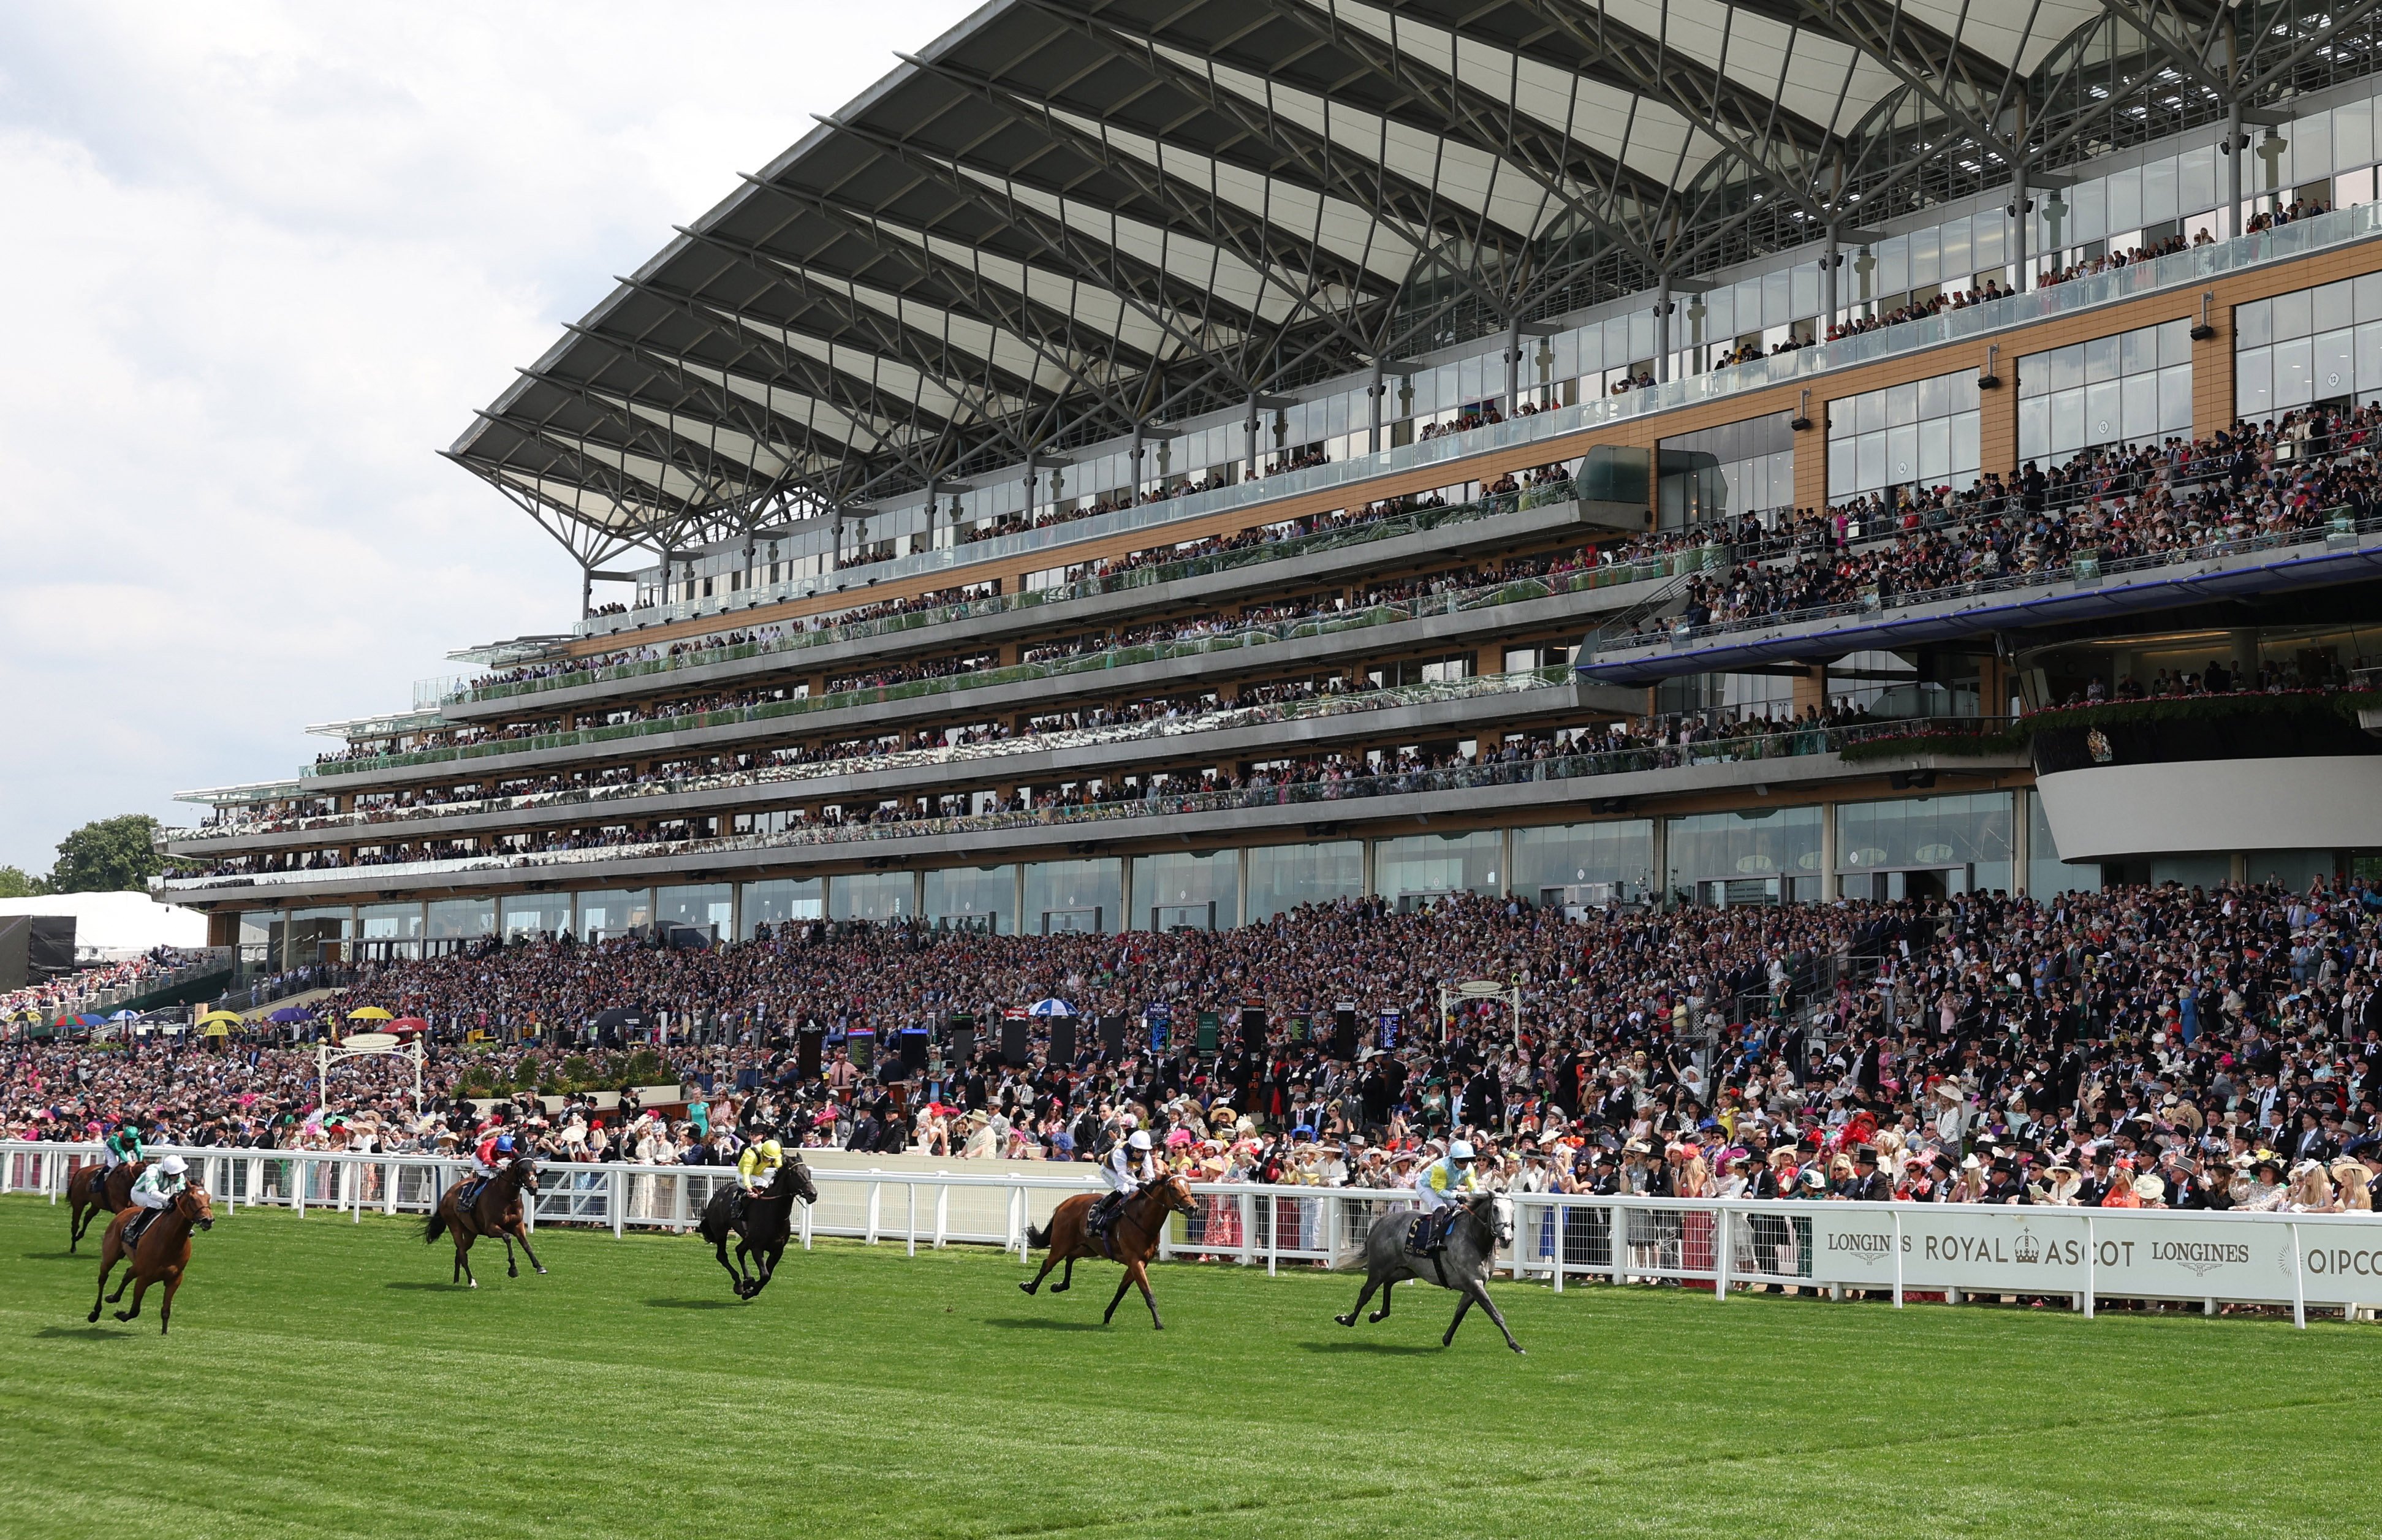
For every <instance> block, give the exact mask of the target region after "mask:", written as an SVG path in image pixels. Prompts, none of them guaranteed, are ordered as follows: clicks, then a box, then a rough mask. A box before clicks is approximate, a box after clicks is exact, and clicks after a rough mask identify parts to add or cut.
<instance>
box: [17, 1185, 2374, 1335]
mask: <svg viewBox="0 0 2382 1540" xmlns="http://www.w3.org/2000/svg"><path fill="white" fill-rule="evenodd" d="M181 1153H182V1154H183V1155H184V1157H185V1158H187V1159H188V1160H189V1161H190V1163H191V1167H192V1175H193V1177H194V1178H195V1179H196V1180H197V1181H198V1182H199V1183H200V1185H202V1186H203V1187H204V1188H206V1189H207V1190H208V1192H209V1193H211V1194H212V1195H214V1197H215V1200H216V1203H217V1212H218V1213H221V1214H233V1213H237V1212H238V1210H239V1208H240V1207H242V1206H244V1205H245V1206H254V1205H257V1204H260V1203H261V1204H266V1205H270V1206H274V1207H282V1208H289V1209H291V1210H293V1211H295V1212H297V1213H300V1214H303V1213H305V1212H306V1211H307V1210H309V1209H315V1210H326V1211H329V1212H331V1213H334V1214H347V1215H350V1217H352V1218H353V1219H355V1220H357V1221H359V1222H361V1221H362V1217H363V1215H364V1214H366V1213H375V1214H409V1213H411V1214H420V1213H423V1212H424V1211H426V1210H427V1209H428V1207H429V1206H430V1204H431V1203H432V1202H433V1201H436V1198H437V1196H438V1195H439V1194H440V1193H441V1192H443V1191H444V1190H445V1189H446V1188H447V1186H448V1184H449V1183H451V1182H453V1181H454V1180H456V1179H457V1178H459V1177H461V1176H462V1174H463V1172H464V1170H465V1169H466V1167H465V1164H464V1163H462V1162H460V1161H455V1160H442V1159H440V1158H438V1157H436V1156H430V1155H386V1154H374V1155H335V1154H323V1153H307V1152H298V1151H278V1150H276V1151H252V1150H219V1149H191V1150H184V1151H182V1152H181ZM804 1154H805V1158H806V1159H808V1160H809V1161H810V1162H811V1163H812V1164H811V1171H812V1175H813V1176H814V1177H816V1178H817V1183H818V1188H819V1200H818V1201H817V1204H815V1205H812V1206H810V1207H807V1208H805V1209H804V1210H803V1211H802V1227H801V1231H800V1238H801V1241H802V1244H803V1245H804V1246H806V1247H807V1246H808V1245H810V1243H811V1241H812V1239H813V1238H815V1237H817V1236H834V1237H845V1238H853V1239H858V1240H863V1241H866V1242H867V1243H869V1244H872V1245H877V1244H887V1243H894V1242H898V1243H900V1244H902V1247H903V1248H904V1250H905V1251H906V1252H908V1253H909V1254H913V1255H915V1253H916V1251H917V1250H918V1248H919V1247H920V1246H926V1247H927V1248H929V1249H932V1248H936V1247H941V1246H948V1245H986V1246H1000V1247H1002V1248H1004V1249H1006V1250H1013V1251H1016V1252H1017V1253H1019V1255H1020V1256H1021V1257H1023V1256H1024V1255H1025V1250H1026V1246H1025V1230H1026V1227H1027V1226H1029V1225H1031V1224H1038V1223H1040V1222H1042V1221H1044V1220H1046V1219H1047V1218H1048V1217H1049V1215H1050V1211H1051V1210H1052V1209H1053V1208H1055V1207H1056V1206H1057V1205H1058V1203H1059V1202H1060V1201H1061V1200H1062V1199H1064V1198H1066V1197H1068V1196H1070V1195H1072V1194H1074V1193H1077V1192H1082V1191H1086V1190H1088V1189H1090V1187H1091V1186H1092V1185H1093V1183H1092V1177H1091V1174H1090V1172H1089V1169H1088V1168H1074V1169H1072V1170H1071V1168H1068V1167H1053V1168H1051V1170H1050V1174H1048V1175H1042V1174H1035V1175H1024V1174H1018V1173H1014V1172H1010V1173H1001V1174H996V1175H983V1176H976V1175H969V1174H967V1173H964V1172H955V1171H944V1170H932V1171H928V1170H884V1169H878V1168H871V1167H867V1166H866V1165H865V1164H858V1163H863V1162H866V1160H867V1159H868V1157H866V1156H865V1155H845V1154H842V1153H841V1152H831V1151H809V1152H804ZM98 1158H99V1152H98V1147H97V1146H95V1145H89V1144H35V1143H16V1142H0V1193H31V1194H36V1195H43V1196H47V1197H48V1198H49V1199H50V1200H51V1201H53V1202H55V1201H57V1199H58V1198H59V1196H60V1195H61V1194H62V1193H63V1192H64V1190H65V1188H66V1183H67V1180H68V1177H69V1176H70V1175H71V1174H72V1173H73V1172H74V1171H76V1170H78V1169H80V1168H81V1167H83V1166H86V1165H88V1164H92V1162H94V1161H96V1160H97V1159H98ZM734 1179H735V1177H734V1173H733V1172H732V1171H731V1170H730V1169H728V1168H726V1167H722V1166H679V1165H616V1164H547V1165H546V1166H545V1167H544V1168H543V1170H542V1173H541V1176H540V1178H539V1180H540V1190H539V1192H538V1195H537V1201H536V1203H535V1205H534V1213H533V1215H532V1219H531V1223H532V1224H533V1225H557V1224H563V1225H580V1226H593V1227H602V1228H609V1229H610V1230H611V1231H612V1233H613V1234H614V1235H620V1234H622V1233H623V1232H625V1231H626V1230H629V1229H632V1228H635V1229H662V1230H685V1229H690V1228H692V1227H693V1226H694V1224H695V1223H696V1221H697V1220H698V1219H700V1217H701V1216H702V1213H703V1206H704V1204H705V1203H706V1201H709V1199H710V1197H711V1194H712V1193H713V1191H714V1190H716V1189H718V1187H720V1186H722V1185H724V1184H726V1183H729V1182H731V1181H733V1180H734ZM1192 1190H1193V1192H1194V1193H1195V1194H1196V1195H1197V1198H1198V1212H1197V1213H1196V1214H1189V1215H1182V1216H1177V1217H1176V1218H1175V1219H1174V1220H1173V1222H1172V1223H1171V1224H1170V1225H1169V1226H1168V1230H1167V1234H1166V1237H1165V1239H1164V1241H1163V1243H1162V1247H1161V1254H1162V1255H1164V1256H1166V1257H1168V1258H1172V1259H1190V1260H1197V1261H1215V1262H1224V1263H1239V1264H1241V1265H1243V1266H1255V1265H1259V1264H1260V1263H1261V1264H1263V1265H1264V1266H1265V1268H1266V1269H1267V1271H1268V1272H1273V1271H1275V1270H1277V1269H1279V1268H1280V1267H1281V1266H1282V1265H1283V1263H1292V1264H1304V1265H1308V1266H1319V1265H1320V1266H1331V1267H1340V1266H1346V1265H1349V1264H1351V1263H1354V1262H1356V1261H1357V1260H1358V1258H1359V1255H1360V1253H1361V1251H1362V1250H1363V1248H1364V1244H1365V1238H1366V1236H1367V1233H1368V1232H1369V1228H1370V1226H1371V1225H1372V1223H1373V1221H1374V1219H1375V1218H1376V1217H1377V1216H1379V1215H1381V1214H1385V1213H1392V1212H1398V1211H1403V1210H1405V1209H1406V1207H1407V1206H1408V1205H1407V1204H1406V1201H1404V1200H1403V1198H1402V1197H1401V1195H1400V1194H1398V1193H1397V1192H1396V1191H1394V1190H1388V1191H1384V1190H1381V1189H1369V1188H1315V1187H1259V1186H1225V1185H1222V1184H1212V1183H1200V1184H1197V1185H1195V1186H1194V1187H1193V1189H1192ZM1508 1196H1509V1197H1511V1198H1512V1200H1513V1201H1514V1203H1515V1206H1516V1220H1517V1223H1516V1231H1515V1238H1514V1243H1513V1244H1512V1245H1511V1246H1509V1247H1507V1248H1505V1250H1504V1251H1503V1253H1502V1254H1501V1255H1500V1257H1499V1260H1498V1265H1499V1268H1500V1270H1501V1271H1503V1272H1505V1273H1507V1274H1509V1275H1512V1276H1514V1277H1516V1278H1536V1279H1541V1280H1544V1281H1546V1282H1548V1283H1550V1284H1551V1285H1552V1286H1553V1287H1554V1288H1555V1289H1556V1290H1557V1291H1561V1290H1562V1289H1563V1288H1564V1287H1565V1286H1566V1285H1568V1284H1578V1283H1583V1282H1600V1283H1614V1284H1624V1283H1646V1282H1653V1281H1664V1282H1670V1283H1676V1284H1678V1285H1680V1286H1683V1287H1704V1288H1710V1289H1711V1290H1712V1291H1713V1293H1714V1294H1715V1295H1716V1296H1720V1297H1725V1296H1726V1294H1727V1293H1728V1291H1729V1289H1730V1288H1731V1287H1735V1286H1739V1285H1748V1286H1757V1287H1759V1286H1787V1287H1798V1288H1801V1289H1807V1290H1824V1291H1826V1292H1828V1293H1830V1294H1831V1295H1833V1296H1835V1297H1837V1298H1842V1297H1844V1296H1845V1295H1846V1294H1847V1293H1848V1292H1867V1293H1872V1294H1876V1295H1879V1296H1881V1297H1890V1298H1891V1299H1892V1300H1894V1302H1895V1303H1896V1304H1897V1305H1900V1304H1902V1303H1903V1302H1904V1301H1905V1300H1907V1299H1909V1298H1910V1297H1911V1296H1913V1295H1923V1296H1926V1297H1930V1298H1936V1297H1940V1298H1942V1299H1945V1300H1949V1301H1950V1302H1953V1303H1958V1302H1959V1301H1960V1300H1961V1299H1962V1298H1964V1297H1965V1296H1970V1295H1978V1296H1989V1297H1995V1298H1999V1297H2001V1296H2005V1295H2015V1296H2020V1297H2025V1298H2051V1299H2056V1300H2066V1301H2067V1302H2068V1303H2069V1305H2070V1306H2071V1307H2072V1308H2075V1309H2078V1310H2081V1311H2082V1312H2084V1313H2085V1314H2086V1315H2087V1316H2090V1315H2092V1314H2093V1312H2094V1309H2095V1306H2096V1304H2097V1302H2098V1301H2100V1300H2111V1299H2116V1300H2182V1301H2189V1302H2192V1303H2197V1304H2200V1305H2202V1306H2203V1307H2204V1309H2205V1310H2207V1311H2208V1312H2210V1313H2214V1312H2216V1308H2217V1306H2218V1305H2219V1304H2220V1303H2248V1304H2261V1305H2277V1306H2280V1305H2289V1306H2290V1307H2291V1310H2292V1315H2293V1319H2294V1320H2295V1321H2297V1322H2298V1323H2299V1324H2302V1325H2304V1324H2306V1318H2307V1312H2308V1311H2309V1310H2311V1309H2318V1308H2330V1309H2337V1310H2340V1311H2342V1312H2344V1313H2347V1314H2349V1315H2351V1316H2354V1315H2356V1314H2357V1313H2358V1312H2361V1311H2363V1310H2366V1309H2369V1308H2371V1307H2373V1306H2376V1305H2382V1215H2376V1214H2203V1213H2172V1212H2167V1211H2163V1210H2143V1209H2059V1208H2033V1207H2018V1208H1990V1207H1984V1206H1980V1205H1971V1204H1948V1203H1839V1202H1796V1201H1763V1202H1757V1201H1719V1200H1697V1199H1652V1198H1600V1197H1580V1196H1567V1195H1562V1194H1555V1193H1512V1194H1509V1195H1508ZM1616 1240H1617V1242H1618V1243H1617V1244H1616Z"/></svg>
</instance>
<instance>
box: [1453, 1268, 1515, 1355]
mask: <svg viewBox="0 0 2382 1540" xmlns="http://www.w3.org/2000/svg"><path fill="white" fill-rule="evenodd" d="M1465 1292H1466V1293H1467V1294H1469V1295H1470V1296H1472V1297H1473V1298H1474V1299H1477V1300H1480V1308H1481V1309H1482V1310H1485V1311H1487V1312H1489V1319H1490V1320H1492V1321H1494V1322H1496V1323H1497V1329H1498V1331H1500V1332H1503V1333H1504V1337H1505V1346H1506V1347H1508V1348H1511V1349H1514V1351H1516V1352H1517V1353H1518V1352H1520V1351H1521V1350H1522V1345H1521V1344H1520V1343H1518V1342H1516V1341H1515V1340H1514V1334H1513V1333H1512V1332H1510V1331H1507V1330H1506V1329H1505V1312H1504V1311H1502V1310H1499V1309H1498V1308H1497V1301H1496V1300H1492V1299H1491V1298H1489V1289H1488V1286H1486V1285H1485V1284H1483V1283H1481V1281H1480V1279H1478V1278H1473V1279H1469V1280H1467V1284H1466V1287H1465Z"/></svg>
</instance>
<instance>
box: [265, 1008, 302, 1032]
mask: <svg viewBox="0 0 2382 1540" xmlns="http://www.w3.org/2000/svg"><path fill="white" fill-rule="evenodd" d="M312 1015H313V1012H311V1011H309V1010H307V1009H306V1008H305V1007H304V1006H303V1005H284V1006H282V1007H281V1008H280V1009H279V1010H277V1011H276V1012H274V1013H273V1014H272V1016H268V1017H266V1019H267V1020H269V1021H275V1022H278V1023H279V1024H280V1025H282V1026H284V1027H287V1026H289V1024H290V1023H291V1022H293V1021H304V1020H306V1019H307V1018H308V1017H309V1016H312Z"/></svg>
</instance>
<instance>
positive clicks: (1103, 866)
mask: <svg viewBox="0 0 2382 1540" xmlns="http://www.w3.org/2000/svg"><path fill="white" fill-rule="evenodd" d="M1123 929H1125V924H1124V863H1123V861H1121V860H1119V859H1117V858H1116V857H1114V856H1109V857H1106V858H1102V859H1093V860H1084V861H1036V862H1033V863H1031V864H1030V865H1028V866H1027V867H1026V869H1025V930H1026V931H1027V932H1028V933H1029V934H1033V935H1046V936H1048V935H1060V934H1062V933H1064V932H1067V931H1071V930H1089V931H1098V932H1100V933H1102V934H1112V933H1114V932H1116V931H1119V930H1123Z"/></svg>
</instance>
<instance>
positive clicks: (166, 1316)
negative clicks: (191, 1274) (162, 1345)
mask: <svg viewBox="0 0 2382 1540" xmlns="http://www.w3.org/2000/svg"><path fill="white" fill-rule="evenodd" d="M180 1287H182V1275H181V1273H180V1271H179V1270H176V1271H175V1272H173V1273H171V1274H168V1275H166V1297H165V1298H164V1299H162V1300H158V1301H157V1335H158V1336H159V1337H163V1336H165V1335H166V1327H167V1326H169V1325H171V1324H173V1321H174V1295H175V1293H176V1291H177V1290H178V1289H179V1288H180Z"/></svg>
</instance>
